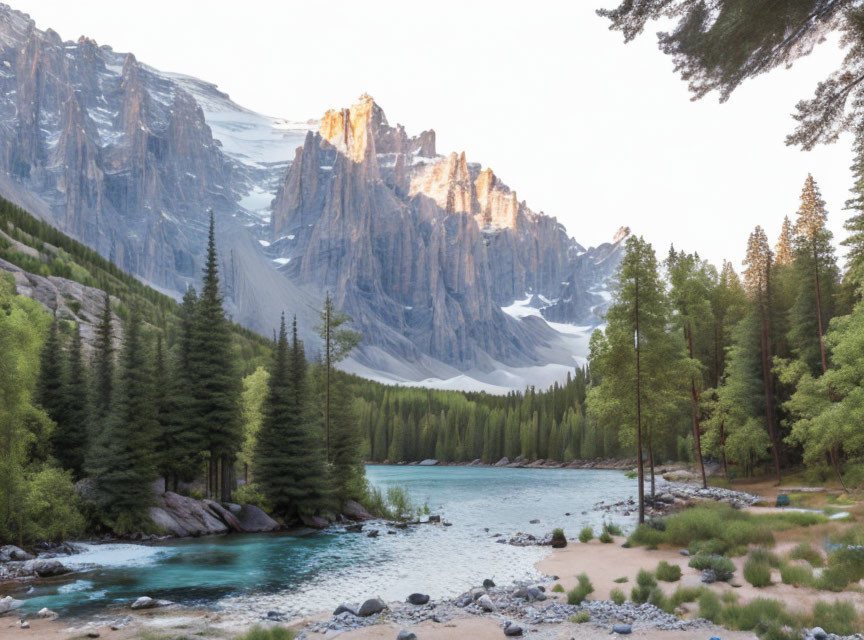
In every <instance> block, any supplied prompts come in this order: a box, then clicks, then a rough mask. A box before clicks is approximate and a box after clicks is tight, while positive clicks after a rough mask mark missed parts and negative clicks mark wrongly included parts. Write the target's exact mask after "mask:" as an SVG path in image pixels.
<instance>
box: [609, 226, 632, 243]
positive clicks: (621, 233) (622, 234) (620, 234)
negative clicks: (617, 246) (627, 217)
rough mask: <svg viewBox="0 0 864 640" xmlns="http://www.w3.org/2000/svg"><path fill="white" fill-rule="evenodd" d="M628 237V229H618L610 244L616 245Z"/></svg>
mask: <svg viewBox="0 0 864 640" xmlns="http://www.w3.org/2000/svg"><path fill="white" fill-rule="evenodd" d="M629 235H630V227H619V229H618V231H616V232H615V235H614V236H612V242H614V243H618V242H621V241H622V240H624V239H625V238H626V237H627V236H629Z"/></svg>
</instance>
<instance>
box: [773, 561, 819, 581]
mask: <svg viewBox="0 0 864 640" xmlns="http://www.w3.org/2000/svg"><path fill="white" fill-rule="evenodd" d="M780 580H782V581H783V584H793V585H795V586H801V585H805V584H810V583H811V582H812V581H813V569H811V568H810V567H804V566H801V565H796V564H784V565H782V566H781V567H780Z"/></svg>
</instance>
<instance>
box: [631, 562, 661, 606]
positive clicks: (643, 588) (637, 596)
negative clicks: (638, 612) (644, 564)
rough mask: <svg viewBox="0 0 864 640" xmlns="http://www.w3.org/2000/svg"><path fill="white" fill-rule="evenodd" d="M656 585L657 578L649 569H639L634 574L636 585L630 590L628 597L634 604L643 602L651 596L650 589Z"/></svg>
mask: <svg viewBox="0 0 864 640" xmlns="http://www.w3.org/2000/svg"><path fill="white" fill-rule="evenodd" d="M656 586H657V580H655V579H654V576H653V575H652V574H651V572H650V571H645V569H640V570H639V573H638V574H637V575H636V586H635V587H633V590H632V591H631V592H630V599H631V600H632V601H633V602H635V603H636V604H645V603H646V602H648V598H649V597H650V596H651V590H652V589H653V588H654V587H656Z"/></svg>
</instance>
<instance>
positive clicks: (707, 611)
mask: <svg viewBox="0 0 864 640" xmlns="http://www.w3.org/2000/svg"><path fill="white" fill-rule="evenodd" d="M722 611H723V605H722V604H720V598H718V597H717V594H716V593H714V592H713V591H711V590H710V589H705V590H704V591H703V592H702V595H700V596H699V617H700V618H705V619H706V620H710V621H711V622H715V623H716V622H718V621H719V620H720V613H721V612H722Z"/></svg>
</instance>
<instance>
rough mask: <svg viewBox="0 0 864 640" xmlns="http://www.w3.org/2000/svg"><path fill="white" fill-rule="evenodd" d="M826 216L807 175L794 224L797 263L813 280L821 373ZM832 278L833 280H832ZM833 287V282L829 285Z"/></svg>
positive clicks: (830, 262)
mask: <svg viewBox="0 0 864 640" xmlns="http://www.w3.org/2000/svg"><path fill="white" fill-rule="evenodd" d="M827 219H828V213H827V212H826V210H825V201H824V200H823V199H822V195H821V194H820V193H819V187H818V186H817V185H816V181H815V180H813V176H812V175H810V174H808V175H807V180H806V181H805V182H804V189H803V190H802V191H801V207H800V208H799V209H798V219H797V220H796V221H795V245H796V262H797V263H799V264H800V266H801V267H802V269H803V270H804V271H805V272H808V275H809V278H811V279H812V299H813V301H814V303H815V309H814V313H815V317H816V327H815V329H816V336H817V338H818V343H819V361H820V364H821V367H822V373H825V371H827V370H828V361H827V358H826V356H825V341H824V338H823V336H824V334H825V328H826V327H827V325H828V319H829V318H826V317H825V316H826V313H825V309H824V302H823V299H822V297H823V292H822V289H823V284H826V283H825V280H826V275H827V273H826V271H828V272H830V271H832V270H833V266H834V256H833V248H832V247H831V237H832V236H831V232H830V231H828V229H827V228H826V226H825V223H826V221H827ZM832 279H833V278H832ZM828 284H832V283H828Z"/></svg>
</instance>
